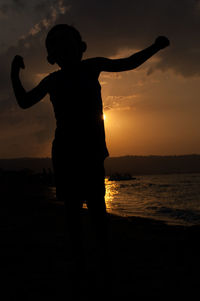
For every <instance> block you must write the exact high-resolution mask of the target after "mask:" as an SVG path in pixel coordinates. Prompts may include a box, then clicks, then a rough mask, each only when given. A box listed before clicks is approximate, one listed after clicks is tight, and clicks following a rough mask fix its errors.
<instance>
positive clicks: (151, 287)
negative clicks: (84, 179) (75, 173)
mask: <svg viewBox="0 0 200 301" xmlns="http://www.w3.org/2000/svg"><path fill="white" fill-rule="evenodd" d="M31 189H32V193H31V194H30V187H26V189H24V187H23V189H22V188H21V189H19V188H17V189H12V190H11V189H8V190H7V191H4V193H3V198H2V200H3V201H1V208H0V209H1V210H0V212H1V214H0V218H1V229H0V230H1V240H0V244H1V245H0V248H1V275H2V276H3V279H4V281H3V282H2V283H1V285H2V290H1V294H2V295H3V293H4V294H6V297H4V299H2V300H76V299H77V298H79V299H80V300H100V299H102V298H105V297H106V296H107V297H108V298H109V299H110V300H115V299H116V298H123V300H129V299H130V298H131V299H134V298H136V299H137V300H138V299H139V298H141V297H147V298H150V297H152V298H154V299H155V298H156V299H158V300H169V298H170V299H171V298H172V297H176V298H177V299H178V298H181V297H185V296H187V297H188V298H190V299H191V298H192V296H195V294H199V292H198V291H199V285H200V280H199V276H198V274H199V268H200V246H199V245H200V244H199V240H200V226H193V227H183V226H169V225H166V224H164V223H162V222H159V221H155V220H148V219H142V218H136V217H132V218H123V217H119V216H115V215H109V250H108V253H107V255H106V257H105V258H103V257H102V256H101V253H100V252H98V250H96V249H95V237H94V233H93V232H92V230H91V224H90V220H89V216H88V212H87V210H86V209H83V210H82V212H81V216H82V231H83V233H82V235H83V244H84V253H85V254H83V256H82V261H81V263H78V264H77V262H76V261H74V260H73V256H72V255H73V254H71V253H70V248H69V249H68V250H67V251H66V250H64V212H63V206H62V205H61V204H58V203H56V202H54V201H52V200H50V199H48V195H47V194H46V192H45V191H44V193H43V194H41V188H40V187H39V188H37V189H38V190H37V189H36V188H35V189H34V190H33V187H32V188H31ZM39 190H40V193H37V192H38V191H39ZM22 191H23V193H22Z"/></svg>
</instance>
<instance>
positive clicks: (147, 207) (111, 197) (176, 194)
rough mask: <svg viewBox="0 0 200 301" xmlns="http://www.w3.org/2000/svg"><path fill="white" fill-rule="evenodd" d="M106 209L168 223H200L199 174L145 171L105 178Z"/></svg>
mask: <svg viewBox="0 0 200 301" xmlns="http://www.w3.org/2000/svg"><path fill="white" fill-rule="evenodd" d="M106 189H107V192H106V203H107V208H108V211H109V212H111V213H116V214H119V215H124V216H139V217H147V218H153V219H158V220H162V221H165V222H166V223H168V224H177V225H197V224H198V225H200V174H173V175H145V176H138V177H136V180H130V181H108V179H106Z"/></svg>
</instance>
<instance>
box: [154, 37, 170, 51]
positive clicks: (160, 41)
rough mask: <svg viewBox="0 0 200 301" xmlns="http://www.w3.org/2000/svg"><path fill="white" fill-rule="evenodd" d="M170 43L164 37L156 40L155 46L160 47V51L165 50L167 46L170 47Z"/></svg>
mask: <svg viewBox="0 0 200 301" xmlns="http://www.w3.org/2000/svg"><path fill="white" fill-rule="evenodd" d="M169 44H170V42H169V40H168V38H166V37H164V36H160V37H158V38H157V39H156V40H155V43H154V45H155V46H156V47H158V49H163V48H165V47H167V46H169Z"/></svg>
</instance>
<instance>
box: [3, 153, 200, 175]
mask: <svg viewBox="0 0 200 301" xmlns="http://www.w3.org/2000/svg"><path fill="white" fill-rule="evenodd" d="M43 168H45V169H48V168H51V169H52V162H51V159H50V158H19V159H0V169H5V170H21V169H31V170H33V171H35V172H41V171H42V170H43ZM105 170H106V175H110V174H113V173H116V172H118V173H130V174H132V175H140V174H166V173H193V172H194V173H196V172H199V173H200V155H183V156H124V157H111V158H107V159H106V160H105Z"/></svg>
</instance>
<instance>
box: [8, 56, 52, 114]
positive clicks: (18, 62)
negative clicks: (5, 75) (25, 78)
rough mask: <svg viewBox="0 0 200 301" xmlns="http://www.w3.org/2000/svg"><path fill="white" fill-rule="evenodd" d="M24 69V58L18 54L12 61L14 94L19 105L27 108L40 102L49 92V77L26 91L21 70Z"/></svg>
mask: <svg viewBox="0 0 200 301" xmlns="http://www.w3.org/2000/svg"><path fill="white" fill-rule="evenodd" d="M21 68H22V69H24V64H23V59H22V58H21V57H19V56H16V57H15V58H14V60H13V62H12V67H11V81H12V86H13V90H14V94H15V97H16V100H17V103H18V105H19V106H20V107H21V108H22V109H27V108H29V107H31V106H33V105H34V104H36V103H37V102H39V101H40V100H41V99H42V98H44V96H45V95H46V94H47V92H48V89H47V81H48V80H47V78H45V79H43V80H42V81H41V82H40V83H39V84H38V85H37V86H36V87H35V88H33V89H32V90H30V91H28V92H27V91H26V90H25V89H24V87H23V86H22V83H21V80H20V77H19V71H20V69H21Z"/></svg>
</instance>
